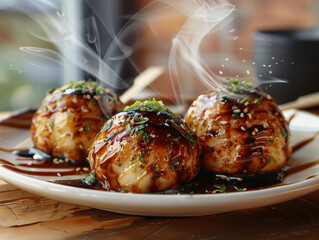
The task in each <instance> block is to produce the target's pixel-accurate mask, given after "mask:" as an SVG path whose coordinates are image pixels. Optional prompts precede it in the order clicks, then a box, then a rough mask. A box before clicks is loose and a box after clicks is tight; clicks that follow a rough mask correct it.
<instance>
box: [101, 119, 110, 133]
mask: <svg viewBox="0 0 319 240" xmlns="http://www.w3.org/2000/svg"><path fill="white" fill-rule="evenodd" d="M112 124H113V119H112V118H111V119H109V120H108V121H107V122H106V123H105V124H104V126H103V127H102V129H101V132H105V131H106V130H108V129H109V128H110V127H111V125H112Z"/></svg>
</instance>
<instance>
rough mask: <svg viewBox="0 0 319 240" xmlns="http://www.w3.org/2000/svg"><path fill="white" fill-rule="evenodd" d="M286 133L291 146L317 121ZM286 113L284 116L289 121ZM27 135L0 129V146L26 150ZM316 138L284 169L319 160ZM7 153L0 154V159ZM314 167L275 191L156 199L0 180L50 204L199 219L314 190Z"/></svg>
mask: <svg viewBox="0 0 319 240" xmlns="http://www.w3.org/2000/svg"><path fill="white" fill-rule="evenodd" d="M296 113H297V114H296V116H295V118H294V119H293V120H292V122H291V125H290V128H291V131H292V144H295V143H298V142H300V141H302V140H304V139H307V138H309V137H311V136H313V135H314V133H316V132H318V131H319V117H317V116H315V115H312V114H308V113H305V112H302V111H297V112H296ZM291 114H293V112H292V111H288V112H285V115H286V116H287V117H289V116H290V115H291ZM29 137H30V136H29V131H28V130H27V129H24V130H22V129H19V131H17V130H16V129H13V128H10V127H2V126H0V147H6V148H12V147H28V146H30V144H31V142H30V140H29ZM318 146H319V137H318V138H317V139H316V140H314V141H313V142H311V143H309V144H308V145H307V146H306V147H304V148H302V149H301V150H299V151H297V152H296V153H294V155H293V156H292V158H291V160H290V161H289V165H292V166H298V165H302V164H305V163H310V162H313V161H316V160H318V159H319V147H318ZM8 156H9V155H8V153H5V152H2V151H0V158H1V159H6V157H8ZM318 173H319V165H315V166H313V167H310V168H307V169H305V170H303V171H300V172H298V173H296V174H292V175H289V176H288V177H286V178H285V180H284V184H283V185H280V186H276V187H271V188H266V189H260V190H254V191H246V192H233V193H223V194H209V195H208V194H195V195H160V194H131V193H115V192H104V191H97V190H90V189H81V188H75V187H70V186H65V185H59V184H54V183H50V182H46V181H43V180H40V179H36V178H34V177H32V176H26V175H22V174H19V173H16V172H14V171H11V170H8V169H6V168H4V167H2V166H1V165H0V177H1V178H2V179H3V180H5V181H7V182H9V183H11V184H13V185H15V186H17V187H19V188H21V189H23V190H26V191H29V192H32V193H34V194H38V195H41V196H45V197H48V198H51V199H55V200H59V201H63V202H70V203H74V204H80V205H85V206H90V207H93V208H99V209H104V210H108V211H113V212H120V213H126V214H135V215H148V216H200V215H209V214H215V213H221V212H227V211H233V210H239V209H247V208H254V207H260V206H266V205H270V204H275V203H279V202H283V201H287V200H290V199H294V198H297V197H300V196H302V195H305V194H308V193H310V192H313V191H316V190H318V189H319V177H317V174H318Z"/></svg>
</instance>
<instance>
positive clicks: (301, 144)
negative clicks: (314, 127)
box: [292, 132, 319, 153]
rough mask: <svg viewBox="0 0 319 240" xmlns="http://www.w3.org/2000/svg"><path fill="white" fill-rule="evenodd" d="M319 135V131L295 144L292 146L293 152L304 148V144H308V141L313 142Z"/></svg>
mask: <svg viewBox="0 0 319 240" xmlns="http://www.w3.org/2000/svg"><path fill="white" fill-rule="evenodd" d="M318 135H319V132H316V133H315V135H314V136H312V137H311V138H307V139H305V140H303V141H301V142H299V143H297V144H296V145H295V146H293V147H292V152H293V153H294V152H296V151H298V150H299V149H301V148H303V147H304V146H306V145H307V144H308V143H311V142H312V141H313V140H315V139H316V137H317V136H318Z"/></svg>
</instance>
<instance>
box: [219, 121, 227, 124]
mask: <svg viewBox="0 0 319 240" xmlns="http://www.w3.org/2000/svg"><path fill="white" fill-rule="evenodd" d="M227 123H228V122H227V121H220V124H223V125H226V124H227Z"/></svg>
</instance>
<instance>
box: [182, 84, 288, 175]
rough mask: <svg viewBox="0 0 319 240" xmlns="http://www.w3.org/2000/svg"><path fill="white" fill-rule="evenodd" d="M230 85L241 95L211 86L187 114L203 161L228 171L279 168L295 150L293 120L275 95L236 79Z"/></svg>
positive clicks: (218, 170) (214, 169) (212, 168)
mask: <svg viewBox="0 0 319 240" xmlns="http://www.w3.org/2000/svg"><path fill="white" fill-rule="evenodd" d="M228 90H232V91H233V92H234V93H236V94H240V98H234V97H229V96H227V95H226V94H224V93H216V92H214V91H209V92H207V93H204V94H203V95H200V96H199V97H198V98H197V100H195V101H194V102H193V104H192V105H191V107H190V108H189V109H188V112H187V114H186V115H185V120H186V122H187V123H188V124H189V126H190V129H191V130H193V131H194V132H195V133H196V135H197V136H198V138H199V141H200V145H201V146H202V148H203V155H202V157H201V164H202V167H203V168H204V169H206V170H209V171H212V172H214V173H219V174H228V175H243V174H254V173H256V172H266V171H272V170H280V169H281V168H282V167H283V165H284V164H285V163H286V161H287V160H288V158H289V156H290V155H291V152H292V150H291V146H290V143H289V129H288V123H287V121H286V120H285V118H284V116H283V115H282V113H281V111H280V110H279V109H278V107H277V105H276V103H275V101H274V100H273V99H272V97H271V96H270V95H267V94H265V93H264V92H261V91H260V90H257V89H253V90H252V88H251V85H250V84H247V83H246V84H241V83H239V81H238V80H236V79H233V80H231V81H230V84H229V85H228ZM237 97H238V95H237Z"/></svg>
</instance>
